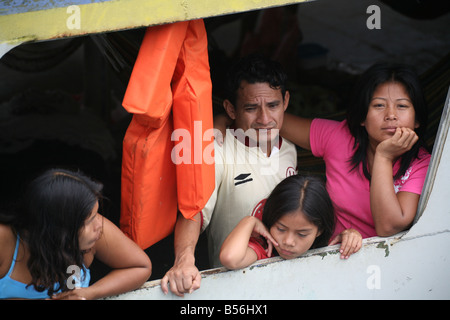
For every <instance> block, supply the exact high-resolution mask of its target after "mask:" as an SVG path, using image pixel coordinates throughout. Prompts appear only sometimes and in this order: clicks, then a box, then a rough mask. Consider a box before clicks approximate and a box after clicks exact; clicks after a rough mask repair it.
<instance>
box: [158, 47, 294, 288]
mask: <svg viewBox="0 0 450 320" xmlns="http://www.w3.org/2000/svg"><path fill="white" fill-rule="evenodd" d="M286 78H287V77H286V74H285V73H284V71H283V70H282V68H281V66H280V64H278V63H277V62H274V61H270V60H267V59H265V58H263V57H261V56H259V55H252V56H248V57H246V58H244V59H242V60H241V61H240V62H239V63H238V64H237V65H235V66H234V68H233V69H232V70H231V73H230V78H229V93H228V97H227V99H226V100H224V103H223V104H224V108H225V111H226V112H227V114H228V116H229V117H230V118H231V119H232V120H234V124H233V126H232V128H230V129H228V130H227V134H226V136H225V137H224V142H223V145H219V144H218V143H217V142H215V144H214V148H215V149H214V152H215V180H216V183H215V189H214V192H213V194H212V196H211V198H210V199H209V201H208V203H207V204H206V206H205V208H204V209H203V210H202V211H201V212H199V213H198V214H197V215H196V216H195V217H194V218H193V219H192V220H188V219H185V218H184V217H183V216H182V215H179V216H178V219H177V223H176V226H175V239H174V242H175V244H174V248H175V262H174V266H173V267H172V268H171V269H170V270H169V271H168V272H167V273H166V275H165V276H164V277H163V279H162V281H161V288H162V290H163V291H164V292H165V293H167V292H168V289H169V286H170V290H171V291H172V292H173V293H174V294H176V295H179V296H183V295H184V293H191V292H192V291H194V290H196V289H198V288H199V287H200V280H201V276H200V273H199V270H198V269H197V267H196V266H195V256H194V252H195V247H196V245H197V241H198V237H199V234H200V232H202V231H204V230H206V232H207V236H208V249H209V250H208V251H209V258H210V263H211V265H212V266H213V267H217V266H219V265H220V262H219V258H218V255H219V251H220V247H221V246H222V242H223V241H224V240H225V238H226V237H227V235H228V234H229V233H230V232H231V230H232V229H233V228H234V227H235V226H236V225H237V224H238V222H239V221H240V220H241V219H242V218H243V217H245V216H247V215H250V214H252V212H253V211H255V210H258V207H259V204H260V203H261V201H263V200H264V199H265V198H267V197H268V196H269V194H270V192H271V191H272V189H273V188H274V187H275V186H276V185H277V184H278V183H279V182H280V181H281V180H283V179H284V178H286V177H287V176H290V175H292V174H295V173H296V168H297V153H296V149H295V146H294V145H293V144H292V143H291V142H289V141H287V140H285V139H283V138H281V137H280V136H279V135H278V130H279V129H281V126H282V124H283V117H284V112H285V110H286V108H287V106H288V104H289V92H288V91H287V90H286V87H285V83H286Z"/></svg>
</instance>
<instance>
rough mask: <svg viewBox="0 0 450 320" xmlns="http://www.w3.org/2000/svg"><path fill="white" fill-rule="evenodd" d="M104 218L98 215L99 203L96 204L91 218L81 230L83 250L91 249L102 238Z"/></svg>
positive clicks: (80, 239) (80, 236)
mask: <svg viewBox="0 0 450 320" xmlns="http://www.w3.org/2000/svg"><path fill="white" fill-rule="evenodd" d="M102 229H103V227H102V217H101V215H99V214H98V201H97V202H96V203H95V205H94V207H93V209H92V212H91V214H90V216H89V217H88V218H87V219H86V221H85V222H84V226H83V227H82V228H81V230H80V234H79V237H78V241H79V243H80V249H81V250H89V249H91V248H92V247H93V246H94V245H95V243H96V242H97V240H99V239H100V237H101V236H102Z"/></svg>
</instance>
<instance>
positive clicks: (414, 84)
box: [347, 63, 428, 180]
mask: <svg viewBox="0 0 450 320" xmlns="http://www.w3.org/2000/svg"><path fill="white" fill-rule="evenodd" d="M389 82H395V83H400V84H402V85H403V86H404V88H405V90H406V92H407V93H408V95H409V98H410V99H411V102H412V104H413V106H414V111H415V114H416V121H417V123H419V127H418V128H416V129H415V132H416V133H417V135H418V137H419V141H417V143H416V144H415V145H414V146H413V147H412V148H411V150H409V151H408V152H406V153H405V154H403V155H402V157H401V162H400V168H399V170H398V172H397V174H396V175H395V177H394V179H398V178H400V177H401V176H403V175H404V174H405V172H406V170H407V169H408V168H409V166H410V164H411V162H412V161H413V160H414V159H415V158H417V156H418V153H419V150H420V148H421V147H423V148H425V149H427V145H426V143H425V138H424V136H425V133H426V128H427V122H428V112H427V106H426V102H425V97H424V94H423V91H422V86H421V84H420V79H419V77H418V75H417V74H416V72H415V70H414V69H413V68H412V67H410V66H408V65H404V64H395V63H377V64H375V65H373V66H372V67H370V68H369V69H367V70H366V71H365V72H364V73H363V74H362V75H361V77H360V79H359V81H357V83H356V85H355V88H354V89H353V91H352V92H351V96H352V98H351V100H350V103H349V108H348V111H347V124H348V128H349V130H350V133H351V134H352V136H353V137H354V138H355V143H354V149H355V153H354V154H353V156H352V158H351V160H350V162H351V164H352V169H351V170H354V169H356V168H357V167H358V166H359V164H362V168H363V172H364V176H365V177H366V178H367V179H368V180H370V173H369V171H368V165H367V148H368V147H369V138H368V134H367V131H366V129H365V127H363V126H361V123H362V122H364V120H365V119H366V116H367V112H368V109H369V105H370V101H371V100H372V97H373V93H374V92H375V90H376V89H377V87H378V86H379V85H381V84H384V83H389Z"/></svg>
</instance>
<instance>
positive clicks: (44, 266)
mask: <svg viewBox="0 0 450 320" xmlns="http://www.w3.org/2000/svg"><path fill="white" fill-rule="evenodd" d="M102 188H103V185H102V184H101V183H99V182H95V181H93V180H92V179H90V178H88V177H87V176H85V175H84V174H82V173H81V172H73V171H68V170H62V169H51V170H48V171H46V172H44V173H43V174H41V175H40V176H38V177H37V178H35V179H34V180H33V181H31V183H30V184H29V185H28V187H27V189H26V191H25V193H24V196H23V200H22V201H21V202H20V204H19V206H18V208H17V210H16V212H15V216H14V218H13V219H12V218H9V219H2V220H4V221H0V222H8V223H9V224H10V225H11V227H12V229H13V231H14V232H15V233H16V234H18V235H20V237H21V239H23V240H24V241H25V243H26V244H27V246H28V248H29V252H30V257H29V260H28V269H29V271H30V274H31V277H32V281H31V284H30V285H34V287H35V289H36V290H37V291H39V292H42V291H44V290H48V293H49V295H52V294H53V293H54V292H56V291H59V290H60V289H61V290H63V291H65V290H67V286H66V280H67V279H68V277H69V275H68V274H67V268H68V267H69V266H70V265H77V266H79V267H80V268H84V265H83V252H82V251H81V249H80V247H79V239H78V238H79V234H80V231H81V229H82V228H83V227H84V223H85V221H86V219H87V218H88V217H89V216H90V215H91V213H92V209H93V208H94V206H95V204H96V202H97V201H100V200H101V199H102V195H101V190H102ZM100 202H101V201H100Z"/></svg>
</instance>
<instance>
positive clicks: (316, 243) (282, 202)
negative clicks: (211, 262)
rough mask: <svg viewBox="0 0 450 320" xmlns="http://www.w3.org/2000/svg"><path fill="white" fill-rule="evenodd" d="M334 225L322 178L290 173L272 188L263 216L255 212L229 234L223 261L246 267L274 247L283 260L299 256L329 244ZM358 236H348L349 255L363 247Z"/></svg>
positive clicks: (347, 251)
mask: <svg viewBox="0 0 450 320" xmlns="http://www.w3.org/2000/svg"><path fill="white" fill-rule="evenodd" d="M261 219H262V221H261ZM334 225H335V219H334V212H333V204H332V202H331V199H330V197H329V195H328V192H327V190H326V188H325V184H324V183H323V181H322V180H321V179H319V178H317V177H314V176H301V175H294V176H290V177H288V178H286V179H284V180H283V181H281V182H280V183H279V184H278V185H277V186H276V187H275V188H274V189H273V191H272V192H271V194H270V196H269V197H268V198H267V200H266V201H265V203H264V209H263V210H262V217H260V216H259V215H258V213H257V212H254V213H253V214H252V215H251V216H247V217H245V218H243V219H242V220H241V221H240V222H239V224H238V225H237V226H236V227H235V228H234V229H233V231H232V232H231V233H230V234H229V235H228V237H227V238H226V240H225V241H224V243H223V245H222V248H221V251H220V261H221V263H222V264H223V265H224V266H225V267H227V268H229V269H240V268H244V267H246V266H249V265H250V264H252V263H253V262H255V261H257V260H260V259H264V258H268V257H271V256H272V249H273V247H275V250H276V251H277V253H278V254H279V255H280V256H281V257H282V258H284V259H293V258H297V257H299V256H301V255H302V254H303V253H305V252H306V251H307V250H309V249H310V248H318V247H323V246H326V245H328V241H329V239H330V237H331V235H332V234H333V230H334ZM356 235H357V233H355V237H352V238H351V237H348V239H351V240H349V241H350V242H352V241H354V242H355V244H349V246H348V247H347V249H346V251H345V253H344V254H345V255H346V256H348V255H349V254H351V253H353V252H356V251H358V250H359V248H360V244H361V237H359V238H358V236H356ZM351 248H355V251H351V250H353V249H351Z"/></svg>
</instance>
